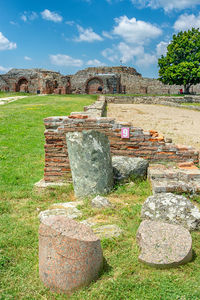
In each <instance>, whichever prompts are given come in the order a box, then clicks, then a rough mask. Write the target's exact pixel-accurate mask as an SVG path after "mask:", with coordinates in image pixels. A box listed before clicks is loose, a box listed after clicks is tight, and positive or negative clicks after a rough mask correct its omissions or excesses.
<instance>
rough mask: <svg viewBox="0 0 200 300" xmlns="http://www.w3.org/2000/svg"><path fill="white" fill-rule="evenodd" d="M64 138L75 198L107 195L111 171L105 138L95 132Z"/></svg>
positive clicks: (78, 133) (107, 142) (110, 181)
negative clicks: (65, 139)
mask: <svg viewBox="0 0 200 300" xmlns="http://www.w3.org/2000/svg"><path fill="white" fill-rule="evenodd" d="M66 136H67V147H68V155H69V160H70V167H71V171H72V178H73V183H74V191H75V195H76V196H77V197H84V196H89V195H95V194H106V193H108V192H110V190H111V189H112V187H113V170H112V162H111V156H110V144H109V140H108V137H107V136H106V135H105V134H104V133H101V132H98V131H94V130H87V131H86V130H83V131H82V132H71V133H67V135H66Z"/></svg>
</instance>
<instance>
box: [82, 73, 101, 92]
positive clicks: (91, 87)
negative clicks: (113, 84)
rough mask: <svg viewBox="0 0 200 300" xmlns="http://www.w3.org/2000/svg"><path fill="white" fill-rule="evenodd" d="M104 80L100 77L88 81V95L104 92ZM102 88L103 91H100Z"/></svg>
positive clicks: (86, 89)
mask: <svg viewBox="0 0 200 300" xmlns="http://www.w3.org/2000/svg"><path fill="white" fill-rule="evenodd" d="M103 86H104V84H103V80H102V79H101V78H99V77H92V78H89V79H88V80H87V81H86V88H85V91H86V93H87V94H98V93H101V91H102V90H103ZM100 87H101V89H100Z"/></svg>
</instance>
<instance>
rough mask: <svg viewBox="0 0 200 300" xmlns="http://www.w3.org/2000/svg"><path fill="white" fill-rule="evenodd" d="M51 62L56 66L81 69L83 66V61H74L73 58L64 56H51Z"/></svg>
mask: <svg viewBox="0 0 200 300" xmlns="http://www.w3.org/2000/svg"><path fill="white" fill-rule="evenodd" d="M50 61H51V63H52V64H53V65H56V66H72V67H81V66H82V65H83V61H82V60H81V59H74V58H72V57H71V56H69V55H64V54H56V55H50Z"/></svg>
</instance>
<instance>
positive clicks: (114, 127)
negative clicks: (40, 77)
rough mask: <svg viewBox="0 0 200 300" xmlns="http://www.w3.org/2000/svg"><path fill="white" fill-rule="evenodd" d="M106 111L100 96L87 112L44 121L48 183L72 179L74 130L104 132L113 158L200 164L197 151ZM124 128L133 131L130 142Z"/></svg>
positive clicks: (86, 108) (103, 99)
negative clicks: (70, 143)
mask: <svg viewBox="0 0 200 300" xmlns="http://www.w3.org/2000/svg"><path fill="white" fill-rule="evenodd" d="M105 110H106V101H105V97H103V96H100V97H99V99H98V101H97V102H96V103H95V104H92V105H91V106H88V107H85V111H84V112H80V113H76V112H74V113H71V115H70V116H62V117H49V118H46V119H45V120H44V124H45V129H46V130H45V140H46V143H45V169H44V180H45V181H46V182H61V181H63V180H65V181H69V180H71V171H70V164H69V158H68V152H67V144H66V133H67V132H73V131H82V130H89V129H93V130H98V131H101V132H104V133H105V134H106V135H107V136H108V138H109V141H110V149H111V154H112V155H123V156H131V157H142V158H145V159H148V160H149V161H154V162H156V161H157V162H158V161H171V162H186V161H193V162H194V163H196V164H197V163H198V162H199V153H198V152H197V151H196V150H195V149H194V148H192V147H186V146H177V145H174V144H173V143H167V142H166V141H165V139H164V137H163V136H160V135H159V134H158V133H157V132H156V131H154V130H151V131H146V132H145V131H143V130H142V129H141V128H137V127H134V126H133V125H132V124H130V123H123V122H120V123H119V122H116V121H115V120H114V119H111V118H107V117H102V115H103V114H104V112H105ZM123 127H128V128H129V129H130V138H129V139H122V138H121V128H123Z"/></svg>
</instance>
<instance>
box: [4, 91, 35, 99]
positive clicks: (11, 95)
mask: <svg viewBox="0 0 200 300" xmlns="http://www.w3.org/2000/svg"><path fill="white" fill-rule="evenodd" d="M32 95H33V94H30V93H21V92H20V93H16V92H2V91H0V98H7V97H14V96H32Z"/></svg>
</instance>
